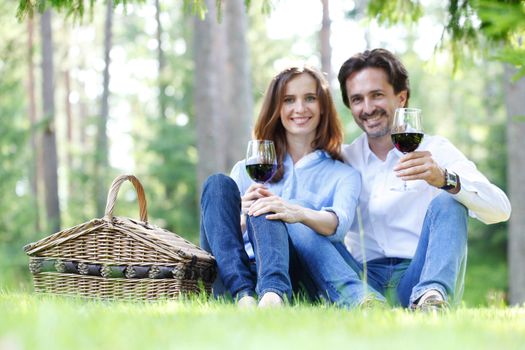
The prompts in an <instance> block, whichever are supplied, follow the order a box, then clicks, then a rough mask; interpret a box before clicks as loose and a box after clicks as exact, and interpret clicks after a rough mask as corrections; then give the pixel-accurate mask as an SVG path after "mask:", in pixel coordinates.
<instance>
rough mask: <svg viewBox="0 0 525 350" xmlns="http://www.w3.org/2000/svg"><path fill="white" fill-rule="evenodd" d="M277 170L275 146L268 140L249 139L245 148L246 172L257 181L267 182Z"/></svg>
mask: <svg viewBox="0 0 525 350" xmlns="http://www.w3.org/2000/svg"><path fill="white" fill-rule="evenodd" d="M276 171H277V157H276V154H275V146H274V144H273V141H270V140H251V141H249V142H248V149H247V150H246V172H247V173H248V175H249V176H250V177H251V178H252V180H253V181H255V182H257V183H261V184H264V183H267V182H268V181H270V180H271V179H272V177H273V176H274V175H275V172H276Z"/></svg>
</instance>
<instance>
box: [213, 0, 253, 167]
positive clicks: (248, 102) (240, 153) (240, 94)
mask: <svg viewBox="0 0 525 350" xmlns="http://www.w3.org/2000/svg"><path fill="white" fill-rule="evenodd" d="M223 6H224V21H225V24H226V35H227V39H226V40H227V41H226V42H227V43H228V45H227V46H226V47H227V49H228V64H227V65H226V67H227V74H228V79H227V81H229V82H230V89H229V91H228V92H229V96H228V100H229V103H228V104H227V106H228V113H229V115H227V117H228V124H229V127H228V130H227V131H228V137H227V144H226V145H227V146H226V147H227V148H228V155H227V158H226V167H227V169H228V170H229V168H231V166H232V165H233V164H234V163H235V162H236V161H238V160H239V159H242V158H244V157H245V155H246V145H247V142H248V140H249V139H250V134H251V124H252V120H253V95H252V90H251V86H252V83H251V73H250V60H249V52H248V44H247V41H246V33H247V31H248V19H247V16H246V11H245V9H244V2H243V1H242V0H230V1H228V2H225V3H224V4H223ZM219 91H220V87H219ZM219 136H220V135H219Z"/></svg>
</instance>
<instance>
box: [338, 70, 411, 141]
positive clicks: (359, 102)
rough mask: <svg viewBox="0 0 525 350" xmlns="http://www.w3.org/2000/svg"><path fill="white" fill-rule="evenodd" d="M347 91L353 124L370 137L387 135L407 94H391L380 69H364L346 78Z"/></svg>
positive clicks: (392, 88) (403, 104) (392, 89)
mask: <svg viewBox="0 0 525 350" xmlns="http://www.w3.org/2000/svg"><path fill="white" fill-rule="evenodd" d="M345 86H346V92H347V94H348V100H349V103H350V110H351V112H352V115H353V117H354V120H355V122H356V123H357V125H359V127H360V128H361V129H363V131H364V132H365V133H366V134H367V135H368V137H369V138H371V139H373V138H381V137H384V136H387V135H388V136H389V135H390V129H391V126H392V120H393V118H394V112H395V110H396V108H399V107H404V106H405V104H406V96H407V92H406V91H401V92H400V93H399V94H397V95H396V94H395V93H394V87H393V86H392V85H390V84H389V83H388V77H387V75H386V73H385V71H384V70H383V69H380V68H365V69H362V70H360V71H358V72H355V73H353V74H352V75H350V76H349V77H348V78H347V79H346V85H345Z"/></svg>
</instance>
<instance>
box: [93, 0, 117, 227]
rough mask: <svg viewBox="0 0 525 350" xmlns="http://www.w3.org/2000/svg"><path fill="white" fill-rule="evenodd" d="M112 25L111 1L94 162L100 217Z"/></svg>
mask: <svg viewBox="0 0 525 350" xmlns="http://www.w3.org/2000/svg"><path fill="white" fill-rule="evenodd" d="M112 26H113V1H112V0H108V2H107V4H106V21H105V24H104V64H105V66H104V73H103V74H104V82H103V84H104V87H103V92H102V99H101V103H100V116H99V120H98V128H97V145H96V162H95V178H96V179H97V180H96V182H95V193H96V201H97V202H96V210H97V216H98V217H102V216H103V215H104V210H105V207H106V188H107V186H108V184H107V182H108V167H109V164H108V152H109V149H108V136H107V132H106V128H107V122H108V115H109V79H110V76H109V65H110V63H111V58H110V55H109V54H110V52H111V40H112Z"/></svg>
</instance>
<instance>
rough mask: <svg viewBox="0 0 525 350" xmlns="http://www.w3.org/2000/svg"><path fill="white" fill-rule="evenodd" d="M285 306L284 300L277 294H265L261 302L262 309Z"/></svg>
mask: <svg viewBox="0 0 525 350" xmlns="http://www.w3.org/2000/svg"><path fill="white" fill-rule="evenodd" d="M283 305H284V300H283V298H281V296H280V295H279V294H277V293H275V292H267V293H264V295H263V296H262V298H261V300H259V307H260V308H268V307H281V306H283Z"/></svg>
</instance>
